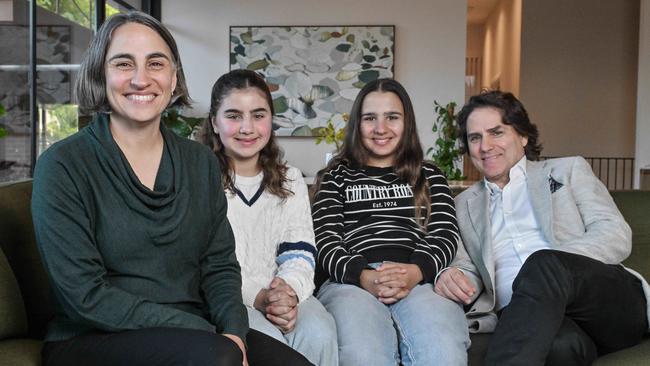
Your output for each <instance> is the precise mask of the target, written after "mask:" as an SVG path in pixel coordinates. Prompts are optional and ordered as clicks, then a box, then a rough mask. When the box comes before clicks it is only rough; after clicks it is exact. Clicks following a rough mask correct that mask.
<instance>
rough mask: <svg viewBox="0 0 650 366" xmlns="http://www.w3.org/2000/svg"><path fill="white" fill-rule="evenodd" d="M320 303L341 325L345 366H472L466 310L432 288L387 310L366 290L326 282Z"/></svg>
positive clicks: (418, 290)
mask: <svg viewBox="0 0 650 366" xmlns="http://www.w3.org/2000/svg"><path fill="white" fill-rule="evenodd" d="M318 299H319V300H320V301H321V302H322V303H323V305H324V306H325V308H326V309H327V311H329V312H330V313H331V314H332V315H333V316H334V320H335V321H336V328H337V332H338V337H339V362H340V363H339V364H340V365H341V366H357V365H375V366H388V365H397V364H399V363H400V361H401V363H402V364H403V365H404V366H411V365H413V366H419V365H445V366H447V365H451V366H454V365H467V349H468V348H469V345H470V340H469V333H468V330H467V322H466V320H465V313H464V312H463V308H462V307H461V306H460V305H459V304H456V303H455V302H453V301H451V300H448V299H445V298H443V297H441V296H439V295H437V294H436V293H435V292H434V291H433V286H432V285H431V284H424V285H417V286H415V287H414V288H413V290H411V293H410V294H409V295H408V296H407V297H405V298H404V299H402V300H400V301H398V302H397V303H395V304H392V305H384V304H382V303H381V302H379V300H377V298H375V297H374V296H373V295H372V294H370V293H369V292H368V291H366V290H364V289H363V288H361V287H357V286H354V285H345V284H340V283H332V282H329V281H327V282H325V283H324V284H323V286H322V287H321V288H320V291H319V292H318Z"/></svg>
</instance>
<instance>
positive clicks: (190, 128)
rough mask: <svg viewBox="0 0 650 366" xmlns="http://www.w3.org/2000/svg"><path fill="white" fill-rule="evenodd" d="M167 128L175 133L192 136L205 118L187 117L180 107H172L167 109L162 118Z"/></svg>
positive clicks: (187, 136)
mask: <svg viewBox="0 0 650 366" xmlns="http://www.w3.org/2000/svg"><path fill="white" fill-rule="evenodd" d="M160 119H161V120H162V122H163V123H164V124H165V126H167V128H169V129H171V130H172V131H174V133H175V134H177V135H179V136H181V137H186V138H191V137H192V133H193V132H194V131H195V130H197V129H198V128H199V127H200V126H201V123H202V122H203V118H201V117H187V116H183V115H182V114H181V111H180V107H170V108H167V109H165V111H164V112H163V113H162V116H161V118H160Z"/></svg>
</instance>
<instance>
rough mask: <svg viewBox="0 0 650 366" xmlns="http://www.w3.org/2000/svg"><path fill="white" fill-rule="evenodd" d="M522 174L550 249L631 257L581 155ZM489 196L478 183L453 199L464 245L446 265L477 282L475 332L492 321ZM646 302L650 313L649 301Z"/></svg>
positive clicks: (620, 224) (472, 315) (619, 222)
mask: <svg viewBox="0 0 650 366" xmlns="http://www.w3.org/2000/svg"><path fill="white" fill-rule="evenodd" d="M526 175H527V180H528V182H527V184H528V192H529V195H530V199H531V204H532V206H533V210H534V214H535V218H536V219H537V221H538V223H539V224H540V226H541V229H542V232H543V234H544V237H545V238H546V239H547V240H548V241H549V242H550V245H551V247H552V248H553V249H556V250H562V251H566V252H571V253H575V254H580V255H584V256H587V257H590V258H594V259H597V260H599V261H602V262H604V263H608V264H619V263H621V262H622V261H623V260H624V259H625V258H627V257H628V256H629V255H630V252H631V250H632V231H631V229H630V226H629V225H628V224H627V223H626V222H625V220H624V219H623V216H622V215H621V213H620V211H619V210H618V208H617V207H616V204H615V203H614V200H613V199H612V197H611V196H610V195H609V192H608V191H607V188H606V187H605V186H604V185H603V184H602V183H601V181H600V180H599V179H598V178H597V177H596V176H595V175H594V173H593V171H592V170H591V167H590V166H589V164H588V163H587V162H586V161H585V160H584V159H583V158H582V157H570V158H559V159H550V160H545V161H541V162H535V161H527V162H526ZM489 200H490V198H489V192H488V190H487V188H486V187H485V184H484V182H483V181H480V182H477V183H476V184H474V185H473V186H471V187H470V188H468V189H467V190H465V191H464V192H463V193H461V194H459V195H458V196H457V197H456V214H457V216H458V225H459V228H460V233H461V236H462V239H463V245H461V246H459V248H458V252H457V254H456V258H455V259H454V261H453V262H452V264H451V265H450V267H452V266H453V267H458V268H460V269H462V270H463V271H464V272H465V274H466V275H467V276H468V277H469V278H470V280H471V281H472V282H473V283H474V285H475V286H476V289H477V291H476V294H475V295H474V299H476V301H475V302H474V303H473V305H472V306H471V308H470V310H469V311H468V312H467V320H468V325H469V328H470V332H475V333H485V332H492V331H494V328H495V326H496V321H497V318H496V314H495V312H494V306H495V294H494V288H495V286H494V265H495V260H494V255H493V245H492V229H491V226H490V215H489ZM628 270H629V271H630V272H632V273H633V274H634V275H635V276H637V277H638V278H640V279H641V281H642V282H643V286H644V291H645V295H646V299H650V287H649V286H648V283H647V282H646V281H645V280H644V279H643V278H642V277H641V275H639V274H638V273H636V272H634V271H632V270H630V269H628ZM477 297H478V298H477ZM474 299H472V300H474ZM648 304H649V306H648V314H649V315H650V301H648ZM649 318H650V317H649Z"/></svg>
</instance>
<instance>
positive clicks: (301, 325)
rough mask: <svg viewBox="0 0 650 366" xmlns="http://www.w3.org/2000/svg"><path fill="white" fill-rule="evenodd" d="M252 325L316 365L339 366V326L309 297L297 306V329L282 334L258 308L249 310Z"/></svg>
mask: <svg viewBox="0 0 650 366" xmlns="http://www.w3.org/2000/svg"><path fill="white" fill-rule="evenodd" d="M246 310H248V323H249V326H250V327H251V328H253V329H255V330H259V331H260V332H262V333H264V334H266V335H269V336H271V337H273V338H275V339H277V340H278V341H280V342H282V343H284V344H287V345H288V346H289V347H291V348H293V349H295V350H296V351H298V352H300V353H302V355H303V356H305V357H306V358H307V359H308V360H309V362H311V363H313V364H314V365H317V366H338V364H339V357H338V345H337V342H336V324H335V323H334V319H333V318H332V316H331V315H330V314H329V313H328V312H327V310H325V308H324V307H323V305H322V304H321V303H320V302H319V301H318V300H316V298H315V297H313V296H310V297H308V298H307V299H305V300H304V301H302V302H301V303H300V304H298V319H297V320H296V327H295V328H294V329H293V330H292V331H291V332H289V333H286V334H282V332H281V331H280V330H279V329H278V328H276V327H275V325H273V323H271V322H270V321H269V320H268V319H266V317H265V316H264V314H262V313H261V312H260V311H258V310H257V309H254V308H251V307H248V306H247V307H246Z"/></svg>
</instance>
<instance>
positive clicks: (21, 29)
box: [0, 0, 94, 182]
mask: <svg viewBox="0 0 650 366" xmlns="http://www.w3.org/2000/svg"><path fill="white" fill-rule="evenodd" d="M36 3H37V6H38V9H37V15H36V16H37V25H36V56H37V66H36V67H37V80H36V88H37V93H36V96H37V106H38V111H37V116H38V122H37V127H38V128H37V131H38V132H37V136H36V137H37V139H36V141H37V142H36V150H37V154H40V153H42V152H43V151H44V150H45V149H47V148H48V147H49V146H51V145H52V144H53V143H54V142H56V141H59V140H61V139H63V138H65V137H67V136H69V135H71V134H73V133H75V132H76V131H77V130H78V128H77V125H78V123H77V120H78V117H77V106H76V105H75V104H74V101H73V97H72V93H73V86H74V82H75V79H76V76H77V72H78V69H79V63H80V62H81V58H82V57H83V54H84V52H85V51H86V49H87V47H88V45H89V44H90V41H91V39H92V36H93V32H92V30H91V25H92V22H93V21H94V9H93V6H94V1H89V0H37V2H36ZM13 6H14V9H13V11H14V17H13V19H12V20H11V21H8V22H2V23H0V42H1V43H2V44H3V49H4V48H5V47H4V45H9V47H7V49H8V50H9V52H1V53H0V71H2V72H0V104H2V105H3V106H4V108H5V110H6V114H5V115H4V116H3V117H0V127H3V128H5V129H6V131H7V135H6V136H5V137H2V138H0V182H1V181H10V180H15V179H21V178H27V177H29V175H30V168H31V144H32V142H31V133H32V123H31V119H30V113H29V109H30V100H29V95H30V90H29V6H30V5H29V1H20V0H16V1H13Z"/></svg>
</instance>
